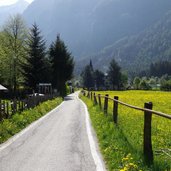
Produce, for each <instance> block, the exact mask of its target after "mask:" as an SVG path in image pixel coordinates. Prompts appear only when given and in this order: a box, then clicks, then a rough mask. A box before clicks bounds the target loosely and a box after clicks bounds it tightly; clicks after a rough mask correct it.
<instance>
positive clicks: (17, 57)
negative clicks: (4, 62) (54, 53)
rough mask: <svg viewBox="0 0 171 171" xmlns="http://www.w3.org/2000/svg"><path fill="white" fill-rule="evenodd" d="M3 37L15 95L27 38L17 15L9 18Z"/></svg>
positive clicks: (22, 23)
mask: <svg viewBox="0 0 171 171" xmlns="http://www.w3.org/2000/svg"><path fill="white" fill-rule="evenodd" d="M3 32H4V35H5V38H6V40H5V44H6V46H7V47H8V56H9V58H10V60H9V62H10V63H9V66H10V67H9V70H10V79H11V81H10V82H11V85H10V87H11V88H13V92H14V95H15V94H16V89H17V87H18V84H19V80H21V77H22V74H21V72H20V69H21V65H20V63H21V61H22V60H23V57H24V56H25V50H24V49H25V39H26V37H27V28H26V25H25V23H24V20H23V19H22V17H21V16H20V15H19V14H17V15H14V16H11V17H10V18H9V20H8V21H7V23H6V24H5V26H4V29H3Z"/></svg>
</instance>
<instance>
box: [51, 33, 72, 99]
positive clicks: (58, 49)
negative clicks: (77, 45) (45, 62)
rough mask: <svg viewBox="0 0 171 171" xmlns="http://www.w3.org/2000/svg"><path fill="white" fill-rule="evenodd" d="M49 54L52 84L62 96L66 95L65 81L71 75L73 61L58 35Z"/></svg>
mask: <svg viewBox="0 0 171 171" xmlns="http://www.w3.org/2000/svg"><path fill="white" fill-rule="evenodd" d="M49 55H50V60H51V64H52V86H53V88H55V89H57V90H58V91H59V93H60V95H61V96H63V97H64V96H65V95H66V86H65V83H66V81H68V80H70V79H71V78H72V76H73V70H74V61H73V57H72V56H71V53H70V52H68V50H67V47H66V45H65V43H64V42H63V41H62V40H61V39H60V36H59V35H58V36H57V39H56V41H55V42H53V43H52V44H51V46H50V49H49Z"/></svg>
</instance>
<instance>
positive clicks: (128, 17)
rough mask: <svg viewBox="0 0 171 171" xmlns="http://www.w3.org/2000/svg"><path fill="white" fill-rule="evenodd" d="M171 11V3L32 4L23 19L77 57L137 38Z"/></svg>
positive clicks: (78, 0)
mask: <svg viewBox="0 0 171 171" xmlns="http://www.w3.org/2000/svg"><path fill="white" fill-rule="evenodd" d="M169 10H171V1H170V0H164V1H163V0H86V1H85V0H65V1H64V0H48V1H47V0H35V1H34V2H33V3H32V4H31V5H30V6H29V7H28V8H27V9H26V10H25V11H24V14H23V16H24V17H25V19H26V21H27V22H28V23H29V25H31V24H33V23H34V22H36V23H37V24H38V25H39V27H40V29H41V30H42V31H43V34H44V35H45V38H46V39H47V42H48V43H50V42H51V41H52V40H55V38H56V35H57V33H60V34H61V37H62V39H63V40H64V41H65V42H66V43H67V44H68V47H69V49H70V50H71V51H72V52H73V54H74V55H75V56H76V57H80V56H87V55H89V54H92V53H95V52H98V51H99V50H100V49H102V48H104V47H106V46H109V45H111V44H113V43H114V42H116V41H118V40H119V39H121V38H123V37H125V36H131V35H134V34H138V33H139V32H141V31H143V30H144V29H146V28H148V27H149V26H150V25H152V24H154V23H155V22H156V21H158V20H159V19H160V18H161V17H163V16H164V15H165V13H166V12H167V11H169Z"/></svg>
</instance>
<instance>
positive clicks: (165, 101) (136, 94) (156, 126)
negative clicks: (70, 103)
mask: <svg viewBox="0 0 171 171" xmlns="http://www.w3.org/2000/svg"><path fill="white" fill-rule="evenodd" d="M98 93H99V94H109V96H110V97H113V96H119V99H120V100H121V101H123V102H126V103H128V104H132V105H136V106H139V107H143V106H144V103H145V102H149V101H150V102H153V106H154V107H153V109H154V110H157V111H162V112H165V113H171V107H170V106H171V105H170V103H169V101H170V99H171V93H167V92H154V91H123V92H119V91H116V92H97V94H98ZM83 100H84V101H85V102H86V104H87V105H88V108H89V112H90V115H91V119H92V123H93V126H94V128H95V130H96V132H97V135H98V138H99V142H100V147H101V150H102V153H103V155H104V158H105V160H106V163H107V166H108V168H109V170H124V169H125V170H130V171H132V170H133V171H134V170H145V171H146V170H155V171H158V170H160V171H165V170H168V171H170V170H171V158H170V157H169V155H166V154H165V152H168V150H170V149H171V120H167V119H163V118H160V117H157V116H153V121H152V141H153V150H154V164H153V165H152V166H151V167H146V165H145V163H144V161H143V122H144V115H143V112H141V111H136V110H133V109H129V108H127V107H124V106H120V105H119V121H118V125H117V126H116V125H114V124H113V121H112V115H111V113H112V106H113V103H112V102H109V115H108V117H105V116H104V114H103V112H102V111H100V109H99V107H98V106H93V103H92V102H91V101H90V100H89V99H87V98H85V97H83ZM169 153H170V152H169Z"/></svg>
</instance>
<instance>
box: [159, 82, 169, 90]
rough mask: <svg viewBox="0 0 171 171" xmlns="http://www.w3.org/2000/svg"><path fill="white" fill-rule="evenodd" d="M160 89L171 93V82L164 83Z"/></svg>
mask: <svg viewBox="0 0 171 171" xmlns="http://www.w3.org/2000/svg"><path fill="white" fill-rule="evenodd" d="M160 89H161V90H163V91H171V80H168V81H163V82H162V83H161V87H160Z"/></svg>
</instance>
